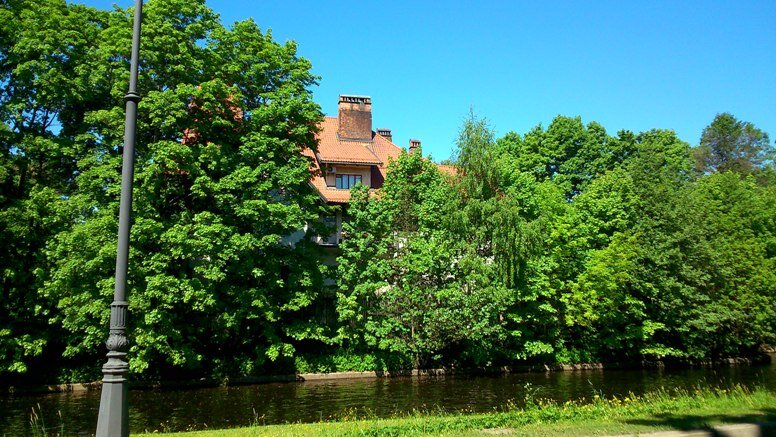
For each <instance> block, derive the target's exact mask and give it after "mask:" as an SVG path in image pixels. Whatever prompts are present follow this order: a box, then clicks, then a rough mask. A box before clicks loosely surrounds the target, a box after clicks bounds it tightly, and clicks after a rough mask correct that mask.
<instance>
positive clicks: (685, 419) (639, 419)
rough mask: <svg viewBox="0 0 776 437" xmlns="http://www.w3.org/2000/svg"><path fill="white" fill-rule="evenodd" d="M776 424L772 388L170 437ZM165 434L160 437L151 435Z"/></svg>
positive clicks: (533, 432)
mask: <svg viewBox="0 0 776 437" xmlns="http://www.w3.org/2000/svg"><path fill="white" fill-rule="evenodd" d="M774 420H776V393H774V392H771V391H767V390H762V389H761V390H755V391H749V390H747V389H746V388H737V389H734V390H698V391H695V392H674V393H668V392H665V391H661V392H656V393H651V394H647V395H644V396H627V397H624V398H615V399H598V398H596V399H593V400H592V401H590V400H588V401H587V402H585V401H581V402H569V403H566V404H557V403H553V402H548V401H543V400H537V401H534V402H531V403H530V405H529V406H528V407H527V408H515V407H510V406H505V407H504V411H503V412H493V413H486V414H449V415H434V414H432V413H430V414H414V415H408V416H404V417H394V418H390V419H368V420H345V421H340V422H321V423H309V424H307V423H305V424H301V423H300V424H286V425H269V426H254V427H248V428H237V429H227V430H214V431H195V432H187V433H174V434H165V436H180V437H211V436H213V437H215V436H225V437H242V436H311V435H312V436H314V435H359V436H405V435H446V436H487V435H519V436H543V435H546V436H566V435H567V436H571V435H574V436H577V435H612V434H633V433H644V432H656V431H665V430H689V429H699V428H705V427H708V426H711V425H720V424H726V423H754V422H765V421H774ZM146 435H147V436H150V435H158V434H146Z"/></svg>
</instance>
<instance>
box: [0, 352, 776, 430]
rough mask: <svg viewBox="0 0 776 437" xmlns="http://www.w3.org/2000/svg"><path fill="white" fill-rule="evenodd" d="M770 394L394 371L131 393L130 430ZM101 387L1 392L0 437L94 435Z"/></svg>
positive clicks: (612, 374)
mask: <svg viewBox="0 0 776 437" xmlns="http://www.w3.org/2000/svg"><path fill="white" fill-rule="evenodd" d="M736 384H741V385H744V386H747V387H750V388H755V387H762V388H765V389H768V390H771V391H776V363H772V364H770V365H760V366H734V367H721V368H713V369H711V368H705V369H648V370H589V371H575V372H549V373H522V374H510V375H499V376H437V377H397V378H379V379H349V380H334V381H310V382H301V383H271V384H258V385H251V386H238V387H219V388H200V389H186V390H133V391H131V392H130V395H129V398H130V429H131V431H132V432H133V433H134V432H141V431H148V432H153V431H157V430H158V431H182V430H195V429H208V428H210V429H214V428H215V429H217V428H230V427H238V426H246V425H251V424H275V423H286V422H316V421H320V420H326V419H336V418H342V417H386V416H391V415H396V414H401V413H407V412H412V411H438V410H442V411H447V412H454V411H465V412H484V411H494V410H500V409H502V408H503V407H504V406H505V405H506V404H507V403H508V402H513V403H515V404H517V405H520V404H521V403H522V402H523V401H524V400H525V399H526V396H532V397H534V398H549V399H554V400H557V401H561V402H564V401H567V400H579V399H591V398H592V397H593V396H594V395H599V396H605V397H611V396H615V395H616V396H622V395H627V394H628V393H630V392H633V393H635V394H640V393H644V392H648V391H654V390H658V389H661V388H665V389H668V390H672V389H694V388H696V387H722V388H727V387H731V386H733V385H736ZM99 403H100V393H99V392H78V393H59V394H46V395H1V396H0V436H18V435H29V434H31V433H32V430H31V425H30V414H31V413H32V412H33V410H34V411H35V413H36V414H37V416H38V417H39V425H38V429H40V426H41V425H40V423H41V422H42V424H43V426H45V427H46V428H49V429H52V431H57V430H60V429H62V430H64V431H65V433H66V434H67V435H90V434H92V433H93V432H94V429H95V426H96V422H97V411H98V409H99Z"/></svg>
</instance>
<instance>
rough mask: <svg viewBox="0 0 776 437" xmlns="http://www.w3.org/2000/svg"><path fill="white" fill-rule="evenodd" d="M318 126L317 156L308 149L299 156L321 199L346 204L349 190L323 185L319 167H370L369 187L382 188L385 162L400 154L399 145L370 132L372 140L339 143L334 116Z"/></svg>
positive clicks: (348, 198) (337, 126) (323, 180)
mask: <svg viewBox="0 0 776 437" xmlns="http://www.w3.org/2000/svg"><path fill="white" fill-rule="evenodd" d="M320 127H321V129H320V132H319V133H318V135H317V139H318V153H317V154H315V155H313V153H312V151H311V150H310V149H305V150H304V151H303V152H302V153H303V154H304V155H305V156H307V157H309V158H311V164H310V173H311V177H310V185H312V186H313V187H315V189H316V190H317V191H318V193H319V194H320V195H321V198H322V199H323V200H325V201H326V202H330V203H348V202H349V201H350V190H343V189H337V188H333V187H329V186H327V185H326V180H325V178H324V175H323V173H322V172H321V164H351V165H357V166H370V167H372V169H373V170H372V178H371V179H372V187H373V188H379V187H381V186H382V184H383V181H384V180H385V175H386V169H387V166H388V163H389V162H390V160H392V159H396V158H398V157H399V155H400V154H401V151H402V149H401V148H400V147H399V146H397V145H395V144H393V143H392V142H390V141H389V140H388V139H387V138H385V137H383V136H381V135H378V134H376V133H374V132H373V133H372V141H352V140H341V139H340V138H339V136H338V135H337V130H338V128H339V119H338V118H337V117H325V118H324V120H323V123H321V126H320Z"/></svg>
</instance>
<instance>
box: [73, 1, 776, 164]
mask: <svg viewBox="0 0 776 437" xmlns="http://www.w3.org/2000/svg"><path fill="white" fill-rule="evenodd" d="M82 2H83V3H87V4H90V5H92V6H96V7H100V8H110V7H111V5H112V4H114V3H115V4H117V5H119V6H121V7H130V6H132V4H133V2H132V1H131V0H121V1H103V0H88V1H82ZM208 5H209V6H210V7H211V8H213V9H214V10H215V11H216V12H218V13H219V14H220V15H221V17H222V20H223V22H224V23H226V24H230V23H232V22H234V21H236V20H243V19H246V18H253V19H254V20H255V21H256V22H257V23H258V24H259V26H260V27H261V28H262V29H263V30H266V29H267V28H271V29H272V33H273V36H274V38H275V39H276V40H278V41H281V42H283V41H286V40H295V41H296V42H297V43H298V48H299V54H300V55H301V56H304V57H305V58H307V59H309V60H310V61H311V62H312V64H313V71H314V72H315V73H316V74H318V75H319V76H321V82H320V86H318V87H316V88H315V89H314V90H313V94H314V98H315V100H316V101H317V102H318V103H319V104H320V105H321V107H322V108H323V111H324V112H325V113H326V114H328V115H336V112H337V96H338V95H339V94H362V95H369V96H371V97H372V111H373V122H374V126H373V127H375V128H377V127H387V128H390V129H392V130H393V136H394V142H395V143H397V144H398V145H400V146H404V147H406V145H407V143H408V141H409V139H410V138H418V139H420V140H421V141H422V144H423V151H424V154H432V155H433V157H434V158H435V159H437V160H441V159H444V158H447V157H449V156H450V153H451V151H452V150H453V149H454V143H455V138H456V136H457V132H458V129H459V127H460V125H461V123H462V121H463V119H464V118H465V116H466V115H467V113H468V112H469V108H470V107H472V108H474V111H475V113H476V114H477V115H479V116H482V117H486V118H487V119H488V120H489V121H490V124H491V126H492V127H493V128H494V129H495V131H496V133H497V135H499V136H500V135H503V134H505V133H506V132H509V131H516V132H519V133H524V132H526V131H527V130H529V129H531V128H532V127H534V126H536V125H537V124H540V123H541V124H542V125H544V126H547V124H549V122H550V121H551V120H552V118H553V117H555V116H556V115H558V114H562V115H569V116H577V115H579V116H581V117H582V120H583V121H584V122H586V123H587V122H590V121H597V122H599V123H601V124H602V125H603V126H604V127H606V129H607V131H608V132H609V133H611V134H614V133H616V132H617V131H618V130H620V129H630V130H633V131H636V132H639V131H643V130H647V129H651V128H665V129H673V130H675V131H676V132H677V134H678V135H679V137H680V138H682V139H683V140H685V141H687V142H689V143H690V144H692V145H696V144H697V143H698V139H699V138H700V135H701V131H702V130H703V128H704V127H705V126H706V125H708V124H709V123H710V122H711V121H712V119H713V118H714V116H715V114H717V113H718V112H731V113H733V114H734V115H735V116H736V117H738V118H739V119H742V120H746V121H750V122H752V123H754V124H755V125H756V126H757V127H759V128H760V129H763V130H765V131H766V132H768V133H769V134H770V136H771V140H772V142H773V139H774V138H776V1H773V0H765V1H748V0H747V1H738V2H734V1H718V0H713V1H712V0H709V1H705V2H700V1H655V0H650V1H642V2H635V1H596V2H582V1H576V2H572V1H563V2H542V1H533V2H517V1H498V2H496V1H494V2H474V1H467V2H463V1H461V2H446V3H442V2H417V1H393V2H374V1H328V2H322V1H309V2H308V1H305V2H302V1H292V0H289V1H283V2H278V1H272V2H268V1H257V0H252V1H251V0H212V1H209V2H208Z"/></svg>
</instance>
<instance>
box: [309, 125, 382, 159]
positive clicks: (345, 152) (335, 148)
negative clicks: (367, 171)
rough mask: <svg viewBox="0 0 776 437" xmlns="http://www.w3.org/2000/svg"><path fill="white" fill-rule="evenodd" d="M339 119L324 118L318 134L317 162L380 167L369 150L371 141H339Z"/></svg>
mask: <svg viewBox="0 0 776 437" xmlns="http://www.w3.org/2000/svg"><path fill="white" fill-rule="evenodd" d="M338 128H339V119H338V118H337V117H326V118H324V120H323V124H322V126H321V131H320V133H319V134H318V161H320V162H321V163H324V164H356V165H380V164H381V161H380V159H379V158H378V157H377V156H375V154H374V153H372V151H371V150H370V146H371V145H372V142H371V141H353V140H341V139H340V138H339V135H337V129H338Z"/></svg>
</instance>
